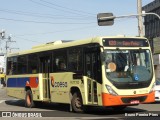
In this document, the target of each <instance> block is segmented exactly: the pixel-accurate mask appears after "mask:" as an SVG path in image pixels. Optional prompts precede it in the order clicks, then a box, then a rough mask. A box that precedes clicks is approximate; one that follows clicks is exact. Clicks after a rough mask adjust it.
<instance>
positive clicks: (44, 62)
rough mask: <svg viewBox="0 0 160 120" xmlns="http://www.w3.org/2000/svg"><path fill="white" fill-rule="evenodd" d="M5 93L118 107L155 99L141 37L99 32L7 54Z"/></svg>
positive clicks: (77, 105)
mask: <svg viewBox="0 0 160 120" xmlns="http://www.w3.org/2000/svg"><path fill="white" fill-rule="evenodd" d="M6 81H7V94H8V95H9V96H12V97H16V98H19V99H25V105H26V107H30V108H31V107H34V106H35V105H37V103H38V102H53V103H65V104H69V105H70V110H72V111H74V112H82V111H83V110H84V108H87V106H103V107H112V108H113V109H115V110H121V109H124V108H125V107H127V106H131V105H138V104H141V103H150V102H154V101H155V98H154V89H153V88H154V85H155V74H154V69H153V61H152V54H151V49H150V45H149V42H148V40H147V39H146V38H143V37H124V36H123V37H95V38H90V39H85V40H75V41H56V42H52V43H47V44H43V45H39V46H35V47H33V48H32V49H30V50H26V51H22V52H18V53H12V54H10V55H8V57H7V75H6Z"/></svg>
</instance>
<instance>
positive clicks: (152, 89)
mask: <svg viewBox="0 0 160 120" xmlns="http://www.w3.org/2000/svg"><path fill="white" fill-rule="evenodd" d="M155 86H156V83H153V85H152V88H151V90H150V91H149V93H151V92H152V91H154V88H155Z"/></svg>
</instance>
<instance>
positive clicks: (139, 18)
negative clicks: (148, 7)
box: [137, 0, 144, 37]
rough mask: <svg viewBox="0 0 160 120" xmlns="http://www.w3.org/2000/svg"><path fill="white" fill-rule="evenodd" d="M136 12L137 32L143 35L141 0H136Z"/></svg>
mask: <svg viewBox="0 0 160 120" xmlns="http://www.w3.org/2000/svg"><path fill="white" fill-rule="evenodd" d="M137 13H138V15H139V16H138V33H139V36H140V37H143V36H144V30H143V19H142V0H137Z"/></svg>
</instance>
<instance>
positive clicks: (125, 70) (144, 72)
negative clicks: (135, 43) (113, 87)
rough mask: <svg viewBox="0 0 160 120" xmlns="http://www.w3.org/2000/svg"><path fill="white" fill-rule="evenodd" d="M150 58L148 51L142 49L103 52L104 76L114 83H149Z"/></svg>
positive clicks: (150, 76) (150, 75)
mask: <svg viewBox="0 0 160 120" xmlns="http://www.w3.org/2000/svg"><path fill="white" fill-rule="evenodd" d="M150 57H151V56H150V51H149V50H144V49H136V50H135V49H134V50H120V49H117V50H105V68H106V76H107V78H108V79H109V81H111V82H114V83H130V82H132V83H137V82H146V81H151V78H152V74H153V73H152V65H151V58H150Z"/></svg>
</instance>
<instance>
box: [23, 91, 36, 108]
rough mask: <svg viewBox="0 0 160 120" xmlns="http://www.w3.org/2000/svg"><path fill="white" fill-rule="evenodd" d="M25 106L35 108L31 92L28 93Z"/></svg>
mask: <svg viewBox="0 0 160 120" xmlns="http://www.w3.org/2000/svg"><path fill="white" fill-rule="evenodd" d="M25 106H26V107H28V108H32V107H34V102H33V95H32V92H31V90H27V91H26V97H25Z"/></svg>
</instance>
